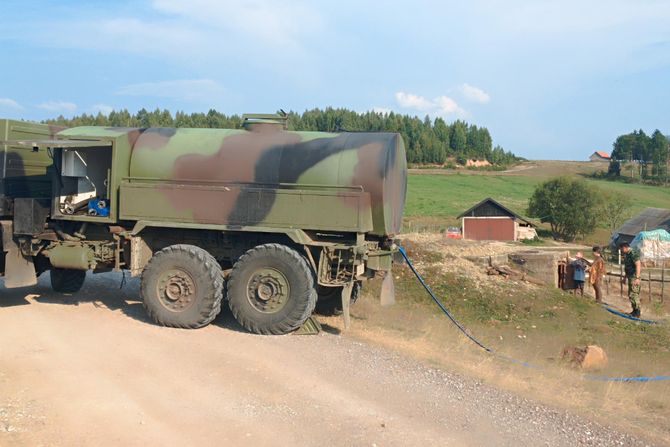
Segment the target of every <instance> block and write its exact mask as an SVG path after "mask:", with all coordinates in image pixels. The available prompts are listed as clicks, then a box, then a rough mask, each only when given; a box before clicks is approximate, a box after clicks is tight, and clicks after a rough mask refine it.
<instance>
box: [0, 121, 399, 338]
mask: <svg viewBox="0 0 670 447" xmlns="http://www.w3.org/2000/svg"><path fill="white" fill-rule="evenodd" d="M11 136H12V135H5V140H6V141H5V144H6V145H7V146H6V147H13V148H23V150H26V151H29V152H30V153H31V154H46V157H48V160H49V163H50V165H51V167H50V170H51V171H52V172H51V174H52V175H51V185H50V188H49V190H48V197H46V199H47V200H44V199H45V198H44V197H40V195H39V194H37V195H35V194H33V195H29V194H18V195H14V196H13V197H12V198H11V202H12V205H11V206H12V209H13V212H12V213H11V214H7V215H4V217H2V218H1V223H2V225H1V228H2V243H3V250H4V254H5V256H4V259H3V261H4V262H3V264H2V265H1V266H0V267H1V268H2V273H3V274H4V276H5V283H6V286H7V287H17V286H28V285H32V284H35V283H36V281H37V276H38V275H39V274H41V273H42V272H45V271H50V272H51V285H52V287H53V288H54V290H56V291H59V292H63V293H74V292H76V291H78V290H79V289H80V288H81V287H82V285H83V283H84V281H85V278H86V272H87V271H89V270H92V271H94V272H104V271H112V270H113V271H122V270H128V271H129V272H130V274H131V275H132V276H141V282H140V293H141V298H142V300H143V304H144V307H145V309H146V311H147V313H148V315H149V316H150V317H151V318H152V319H153V320H154V321H156V322H157V323H159V324H161V325H165V326H172V327H181V328H198V327H202V326H205V325H207V324H208V323H210V322H211V321H212V320H213V319H214V317H215V316H216V315H217V314H218V313H219V312H220V310H221V305H222V301H225V302H227V304H228V306H229V308H230V309H231V311H232V313H233V315H234V316H235V318H236V319H237V321H238V322H239V323H240V324H241V325H242V326H243V327H245V328H246V329H248V330H249V331H252V332H256V333H260V334H285V333H288V332H291V331H293V330H295V329H297V328H299V327H300V326H301V325H302V324H303V323H304V322H305V321H306V320H307V319H308V318H309V317H310V315H311V314H312V312H313V310H314V308H315V304H316V302H317V299H319V300H322V301H326V302H327V301H328V300H330V301H333V300H336V301H337V302H341V306H342V308H343V311H344V315H345V322H346V324H348V306H349V303H350V302H351V300H352V298H355V296H356V294H357V291H358V289H359V288H360V285H361V283H362V282H363V281H365V280H367V279H371V278H374V277H385V279H384V282H383V287H382V289H383V290H385V291H386V293H385V294H386V295H392V276H391V275H389V274H387V272H389V271H390V269H391V264H392V257H393V253H394V244H393V237H394V235H396V234H397V233H398V232H399V230H400V226H401V222H402V214H403V208H404V203H405V192H406V182H407V167H406V159H405V148H404V143H403V140H402V138H401V136H400V135H399V134H397V133H366V132H360V133H358V132H357V133H349V132H344V133H323V132H293V131H287V130H286V122H285V118H284V117H282V116H279V115H252V116H245V119H244V126H243V128H242V129H183V128H180V129H170V128H148V129H139V128H109V127H75V128H69V129H62V130H59V131H58V132H56V133H54V134H53V135H52V136H50V137H49V138H43V137H42V138H37V137H36V136H32V138H20V139H16V140H11V138H10V137H11ZM29 137H31V136H30V135H29ZM7 140H11V141H7ZM42 156H44V155H42Z"/></svg>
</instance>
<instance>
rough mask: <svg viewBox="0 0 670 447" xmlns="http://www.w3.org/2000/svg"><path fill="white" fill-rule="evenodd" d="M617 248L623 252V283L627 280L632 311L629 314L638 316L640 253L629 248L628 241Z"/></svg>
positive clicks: (640, 272)
mask: <svg viewBox="0 0 670 447" xmlns="http://www.w3.org/2000/svg"><path fill="white" fill-rule="evenodd" d="M619 249H620V250H621V252H622V253H623V254H624V272H625V274H626V276H625V278H623V279H622V281H624V284H625V283H626V282H628V299H629V300H630V305H631V306H632V307H633V311H632V312H631V313H630V316H632V317H636V318H640V278H641V277H642V276H641V275H642V263H641V262H640V253H638V251H637V250H633V249H632V248H630V245H629V244H628V242H623V243H622V244H620V245H619Z"/></svg>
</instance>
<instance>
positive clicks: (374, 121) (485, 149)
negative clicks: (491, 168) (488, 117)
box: [46, 107, 518, 166]
mask: <svg viewBox="0 0 670 447" xmlns="http://www.w3.org/2000/svg"><path fill="white" fill-rule="evenodd" d="M46 122H48V123H50V124H60V125H64V126H68V127H75V126H113V127H196V128H197V127H208V128H223V129H226V128H227V129H231V128H232V129H235V128H239V127H240V126H241V125H242V116H240V115H226V114H223V113H221V112H218V111H216V110H213V109H212V110H210V111H209V112H207V113H190V114H188V113H184V112H177V113H175V114H174V116H173V115H172V113H171V112H170V111H168V110H160V109H156V110H154V111H147V110H146V109H141V110H139V111H138V112H137V113H134V114H132V113H130V112H129V111H128V110H125V109H123V110H119V111H112V112H110V113H108V114H103V113H98V114H97V115H88V114H82V115H79V116H74V117H72V118H65V117H63V116H59V117H58V118H56V119H52V120H48V121H46ZM288 126H289V130H298V131H320V132H340V131H367V132H379V131H386V132H399V133H400V134H401V135H402V136H403V139H404V140H405V144H406V150H407V161H408V162H409V163H417V164H444V163H446V162H447V161H449V160H452V159H453V160H456V161H457V162H458V163H460V164H465V162H466V161H467V160H468V159H476V160H487V161H489V162H490V163H491V164H493V165H496V166H507V165H509V164H512V163H514V162H516V161H518V158H517V157H516V156H515V155H514V154H513V153H512V152H509V151H505V150H504V149H503V148H502V147H500V146H495V147H493V139H492V138H491V135H490V133H489V131H488V129H487V128H485V127H479V126H476V125H474V124H468V123H466V122H464V121H461V120H457V121H455V122H453V123H447V122H446V121H445V120H444V119H442V118H435V119H431V118H430V117H428V116H426V117H425V118H424V119H420V118H418V117H416V116H410V115H402V114H397V113H394V112H389V113H381V112H374V111H369V112H364V113H359V112H355V111H353V110H348V109H335V108H330V107H329V108H326V109H324V110H322V109H312V110H307V111H305V112H303V113H302V114H300V113H297V112H289V113H288Z"/></svg>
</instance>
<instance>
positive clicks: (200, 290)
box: [140, 244, 223, 329]
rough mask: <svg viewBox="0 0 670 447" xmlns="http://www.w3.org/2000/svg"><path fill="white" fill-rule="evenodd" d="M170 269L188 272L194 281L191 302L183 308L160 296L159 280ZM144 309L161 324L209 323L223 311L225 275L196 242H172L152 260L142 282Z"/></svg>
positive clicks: (198, 325)
mask: <svg viewBox="0 0 670 447" xmlns="http://www.w3.org/2000/svg"><path fill="white" fill-rule="evenodd" d="M169 270H180V271H182V272H185V273H186V274H187V275H188V276H189V277H190V279H191V280H192V282H193V286H194V288H195V293H194V294H193V295H194V297H193V299H192V302H191V303H190V304H189V305H188V306H187V307H186V308H185V309H183V310H180V311H176V310H173V309H170V308H168V307H167V306H166V305H165V304H164V303H163V302H162V301H161V298H160V297H159V295H160V293H161V292H160V288H159V284H158V282H159V279H160V277H161V274H162V273H164V272H166V271H169ZM140 296H141V297H142V302H143V304H144V308H145V309H146V311H147V314H149V317H151V319H152V320H154V321H155V322H156V323H158V324H160V325H162V326H169V327H178V328H183V329H197V328H201V327H203V326H206V325H208V324H209V323H211V322H212V320H214V318H216V316H217V315H218V314H219V312H221V300H222V299H223V275H222V273H221V266H220V265H219V263H218V262H217V261H216V259H214V257H213V256H212V255H210V254H209V253H208V252H206V251H205V250H203V249H202V248H200V247H196V246H195V245H184V244H180V245H171V246H169V247H166V248H164V249H163V250H161V251H159V252H158V253H156V254H154V255H153V257H152V258H151V259H150V260H149V262H148V263H147V265H146V267H145V268H144V271H143V272H142V280H141V284H140Z"/></svg>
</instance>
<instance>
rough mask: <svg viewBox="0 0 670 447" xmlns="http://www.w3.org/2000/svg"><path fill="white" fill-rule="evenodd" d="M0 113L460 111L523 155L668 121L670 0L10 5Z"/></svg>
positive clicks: (591, 144)
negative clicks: (336, 109) (330, 109)
mask: <svg viewBox="0 0 670 447" xmlns="http://www.w3.org/2000/svg"><path fill="white" fill-rule="evenodd" d="M0 54H2V56H3V66H4V67H3V68H2V70H1V71H0V116H2V117H12V118H23V119H33V120H40V119H45V118H49V117H55V116H57V115H59V114H63V115H65V116H70V115H75V114H81V113H97V111H103V112H106V111H109V110H111V109H112V108H114V109H120V108H127V109H129V110H130V111H133V112H134V111H136V110H138V109H140V108H142V107H145V108H147V109H154V108H156V107H160V108H167V109H169V110H171V111H173V112H174V111H177V110H183V111H186V112H196V111H204V112H206V111H207V110H209V109H210V108H215V109H217V110H219V111H222V112H225V113H246V112H274V111H275V110H277V109H279V108H283V109H285V110H289V109H290V110H296V111H303V110H305V109H309V108H313V107H322V108H323V107H326V106H334V107H346V108H350V109H354V110H357V111H365V110H371V109H374V110H379V111H387V110H393V111H397V112H400V113H408V114H416V115H418V116H420V117H423V116H425V115H426V114H429V115H431V116H432V117H435V116H441V117H443V118H445V119H447V120H448V121H452V120H455V119H459V118H460V119H465V120H467V121H468V122H472V123H475V124H478V125H483V126H486V127H488V128H489V129H490V131H491V133H492V136H493V139H494V142H495V143H496V144H501V145H502V146H503V147H504V148H505V149H508V150H512V151H513V152H515V153H517V154H519V155H522V156H525V157H528V158H533V159H586V158H587V157H588V155H590V153H592V152H593V151H594V150H606V151H609V150H610V149H611V144H612V141H613V140H614V138H615V137H616V136H617V135H619V134H621V133H625V132H629V131H631V130H633V129H638V128H642V129H644V130H645V131H647V132H651V131H653V130H654V129H656V128H659V129H661V130H662V131H664V132H665V133H666V134H670V1H665V0H664V1H645V0H636V1H633V0H625V1H622V0H608V1H600V0H597V1H595V0H594V1H588V0H582V1H572V0H565V1H561V2H557V1H543V0H528V1H520V0H505V1H495V0H487V1H484V0H473V1H468V2H452V1H423V0H414V1H411V2H410V1H394V0H388V1H368V2H364V1H361V0H358V1H351V0H339V1H337V2H334V1H324V2H317V1H306V0H305V1H302V0H284V1H276V0H275V1H272V0H247V1H238V2H232V1H226V0H218V1H217V0H190V1H182V0H147V1H135V2H124V1H97V0H93V1H92V0H89V1H74V0H62V1H59V2H46V1H45V2H40V1H32V2H31V1H14V0H9V1H7V0H5V1H3V7H2V14H1V15H0Z"/></svg>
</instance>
